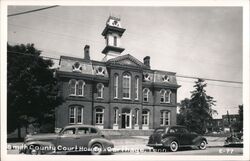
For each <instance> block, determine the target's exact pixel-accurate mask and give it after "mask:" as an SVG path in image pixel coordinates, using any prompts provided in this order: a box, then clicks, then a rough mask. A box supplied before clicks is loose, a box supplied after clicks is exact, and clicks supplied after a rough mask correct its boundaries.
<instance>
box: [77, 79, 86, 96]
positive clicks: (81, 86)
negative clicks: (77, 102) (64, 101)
mask: <svg viewBox="0 0 250 161" xmlns="http://www.w3.org/2000/svg"><path fill="white" fill-rule="evenodd" d="M84 85H85V83H84V82H83V81H81V80H80V81H78V82H77V84H76V95H78V96H83V95H84Z"/></svg>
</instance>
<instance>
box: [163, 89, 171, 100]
mask: <svg viewBox="0 0 250 161" xmlns="http://www.w3.org/2000/svg"><path fill="white" fill-rule="evenodd" d="M168 92H169V93H168ZM167 93H168V100H166V94H167ZM164 98H165V103H170V101H171V91H170V90H166V91H165V97H164Z"/></svg>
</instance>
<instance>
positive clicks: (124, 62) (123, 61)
mask: <svg viewBox="0 0 250 161" xmlns="http://www.w3.org/2000/svg"><path fill="white" fill-rule="evenodd" d="M116 63H119V64H121V65H131V66H138V64H136V63H135V62H133V61H131V60H129V59H124V60H120V61H117V62H116Z"/></svg>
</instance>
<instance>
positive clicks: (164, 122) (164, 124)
mask: <svg viewBox="0 0 250 161" xmlns="http://www.w3.org/2000/svg"><path fill="white" fill-rule="evenodd" d="M161 113H163V117H162V118H161V117H160V119H163V123H161V126H167V125H166V113H168V125H171V124H170V120H171V119H170V111H161Z"/></svg>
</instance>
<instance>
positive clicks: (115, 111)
mask: <svg viewBox="0 0 250 161" xmlns="http://www.w3.org/2000/svg"><path fill="white" fill-rule="evenodd" d="M114 124H115V125H117V124H118V108H114Z"/></svg>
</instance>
